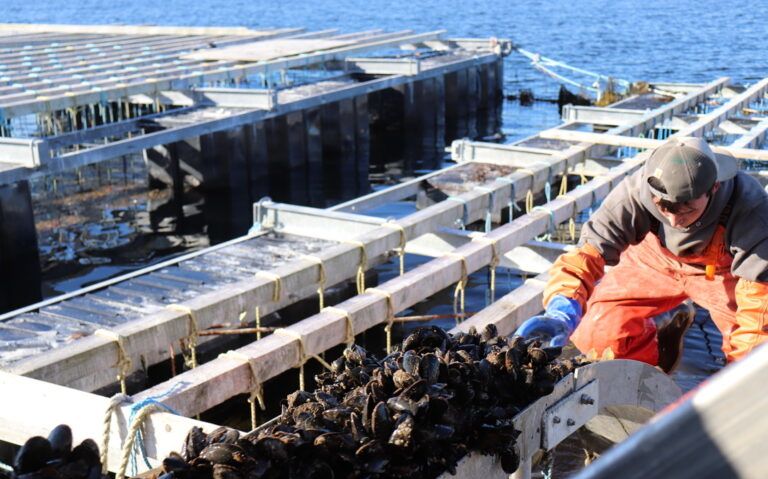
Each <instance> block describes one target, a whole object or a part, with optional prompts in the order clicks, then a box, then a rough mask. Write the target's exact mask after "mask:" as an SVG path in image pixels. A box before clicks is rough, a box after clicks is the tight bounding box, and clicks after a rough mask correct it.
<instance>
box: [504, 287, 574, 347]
mask: <svg viewBox="0 0 768 479" xmlns="http://www.w3.org/2000/svg"><path fill="white" fill-rule="evenodd" d="M579 321H581V304H579V302H578V301H576V300H575V299H571V298H568V297H565V296H563V295H562V294H558V295H555V296H553V297H552V299H550V300H549V304H547V309H546V310H545V311H544V314H542V315H539V316H534V317H532V318H531V319H529V320H527V321H526V322H524V323H523V324H521V325H520V327H518V328H517V331H515V334H516V335H519V336H522V337H524V338H534V337H541V338H542V339H547V338H549V339H550V341H549V345H550V346H553V347H563V346H565V344H566V343H567V342H568V338H570V337H571V334H573V331H574V330H575V329H576V326H578V325H579Z"/></svg>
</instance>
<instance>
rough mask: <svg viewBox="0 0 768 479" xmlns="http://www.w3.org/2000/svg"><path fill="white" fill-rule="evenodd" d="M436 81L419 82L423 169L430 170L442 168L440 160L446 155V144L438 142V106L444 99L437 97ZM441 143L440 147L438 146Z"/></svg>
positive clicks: (432, 79) (430, 79) (431, 79)
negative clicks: (444, 149)
mask: <svg viewBox="0 0 768 479" xmlns="http://www.w3.org/2000/svg"><path fill="white" fill-rule="evenodd" d="M436 82H437V81H436V79H434V78H428V79H426V80H422V81H420V82H419V84H420V86H421V97H420V101H419V111H420V112H421V118H420V120H419V123H420V127H421V135H420V136H421V158H422V167H423V168H425V169H429V170H436V169H438V168H440V160H441V159H442V157H443V155H444V151H443V148H444V144H442V142H438V128H437V125H438V119H437V115H438V112H440V110H439V109H438V107H437V105H438V104H441V103H442V98H440V97H439V96H438V95H437V88H436V85H435V84H436ZM439 143H440V146H438V144H439Z"/></svg>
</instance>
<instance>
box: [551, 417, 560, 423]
mask: <svg viewBox="0 0 768 479" xmlns="http://www.w3.org/2000/svg"><path fill="white" fill-rule="evenodd" d="M552 422H553V423H555V424H560V417H559V416H555V417H553V418H552Z"/></svg>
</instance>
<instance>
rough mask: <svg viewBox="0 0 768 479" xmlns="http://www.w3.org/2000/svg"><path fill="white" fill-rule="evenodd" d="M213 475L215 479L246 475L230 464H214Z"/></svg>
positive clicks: (237, 478)
mask: <svg viewBox="0 0 768 479" xmlns="http://www.w3.org/2000/svg"><path fill="white" fill-rule="evenodd" d="M211 477H212V478H213V479H241V478H242V477H245V476H244V475H243V473H242V472H241V471H240V470H239V469H238V468H236V467H233V466H230V465H228V464H214V465H213V472H212V476H211Z"/></svg>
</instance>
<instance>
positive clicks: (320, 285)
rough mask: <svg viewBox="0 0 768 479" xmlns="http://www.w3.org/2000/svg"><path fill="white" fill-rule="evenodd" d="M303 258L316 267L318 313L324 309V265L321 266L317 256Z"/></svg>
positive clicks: (320, 260)
mask: <svg viewBox="0 0 768 479" xmlns="http://www.w3.org/2000/svg"><path fill="white" fill-rule="evenodd" d="M304 257H305V258H307V259H308V260H311V261H314V262H316V263H317V266H318V272H317V276H318V277H317V297H318V300H319V302H320V311H322V310H323V308H324V307H325V297H324V290H325V280H326V276H325V264H323V260H322V259H320V258H318V257H317V256H312V255H308V254H307V255H304Z"/></svg>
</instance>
